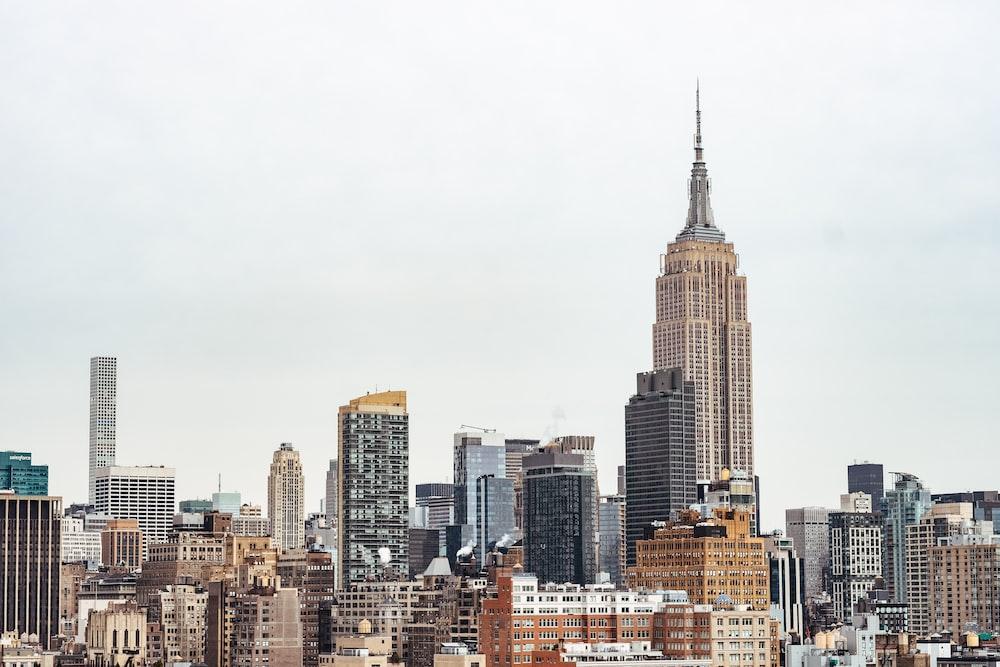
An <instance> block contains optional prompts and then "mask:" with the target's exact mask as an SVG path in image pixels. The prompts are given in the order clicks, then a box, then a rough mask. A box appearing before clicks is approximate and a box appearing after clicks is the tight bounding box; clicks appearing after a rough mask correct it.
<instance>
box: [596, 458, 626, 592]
mask: <svg viewBox="0 0 1000 667" xmlns="http://www.w3.org/2000/svg"><path fill="white" fill-rule="evenodd" d="M619 467H621V466H619ZM625 514H626V512H625V497H624V496H618V495H615V496H601V504H600V506H599V507H598V509H597V531H598V542H599V545H600V547H599V548H598V550H597V570H598V572H606V573H607V574H608V577H609V579H610V581H611V583H613V584H615V585H616V586H620V585H621V584H622V583H624V581H625V563H626V549H625V545H626V539H625Z"/></svg>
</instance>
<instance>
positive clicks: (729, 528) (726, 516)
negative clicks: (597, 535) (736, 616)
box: [627, 509, 771, 610]
mask: <svg viewBox="0 0 1000 667" xmlns="http://www.w3.org/2000/svg"><path fill="white" fill-rule="evenodd" d="M750 526H751V517H750V513H749V512H741V511H737V510H725V509H716V510H715V511H714V513H713V515H712V516H710V517H700V516H699V515H698V513H697V512H694V511H689V512H685V513H681V515H680V516H679V517H678V519H677V520H676V521H671V522H668V523H667V524H666V525H664V526H663V527H659V528H656V529H655V530H653V531H652V532H653V535H652V538H651V539H647V540H639V541H638V542H636V552H635V566H633V567H630V568H628V571H627V579H628V585H629V588H630V589H633V590H635V589H637V588H640V589H644V590H672V591H687V594H688V597H689V598H690V600H691V602H693V603H694V604H712V603H713V602H715V601H716V600H717V599H719V596H721V595H726V596H728V598H729V600H731V601H732V604H738V605H750V606H751V607H752V608H753V609H764V610H766V609H768V608H769V607H770V604H771V600H770V589H769V585H770V571H769V569H768V565H767V557H766V555H765V553H764V539H763V538H760V537H753V536H752V535H751V534H750Z"/></svg>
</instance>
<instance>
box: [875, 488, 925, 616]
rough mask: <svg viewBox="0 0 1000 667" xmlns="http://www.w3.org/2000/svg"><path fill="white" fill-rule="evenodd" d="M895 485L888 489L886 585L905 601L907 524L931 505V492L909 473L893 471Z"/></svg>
mask: <svg viewBox="0 0 1000 667" xmlns="http://www.w3.org/2000/svg"><path fill="white" fill-rule="evenodd" d="M893 475H894V476H895V482H894V484H893V488H891V489H890V490H888V491H886V493H885V566H884V572H885V587H886V588H887V589H888V590H889V595H890V596H891V598H892V600H894V601H896V602H906V527H907V526H912V525H914V524H916V523H917V522H919V521H920V518H921V517H922V516H923V515H924V514H925V513H926V512H927V511H928V510H929V509H930V508H931V504H932V502H931V492H930V489H928V488H926V487H925V486H924V483H923V482H922V481H920V478H919V477H917V476H916V475H911V474H910V473H905V472H897V473H893Z"/></svg>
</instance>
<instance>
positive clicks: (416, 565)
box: [407, 528, 443, 579]
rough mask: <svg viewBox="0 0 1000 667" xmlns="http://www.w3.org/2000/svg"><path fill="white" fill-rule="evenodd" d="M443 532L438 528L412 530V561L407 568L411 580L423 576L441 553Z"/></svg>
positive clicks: (410, 548) (410, 549)
mask: <svg viewBox="0 0 1000 667" xmlns="http://www.w3.org/2000/svg"><path fill="white" fill-rule="evenodd" d="M442 532H443V531H441V530H438V529H437V528H410V538H409V539H410V547H409V551H410V556H409V558H410V560H409V563H408V567H407V572H408V575H409V577H410V579H413V578H415V577H416V576H417V575H419V574H423V573H424V570H426V569H427V566H428V565H430V564H431V561H432V560H434V559H435V558H437V557H438V554H440V553H441V533H442Z"/></svg>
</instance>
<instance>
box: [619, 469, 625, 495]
mask: <svg viewBox="0 0 1000 667" xmlns="http://www.w3.org/2000/svg"><path fill="white" fill-rule="evenodd" d="M625 488H626V487H625V466H618V491H617V494H618V495H619V496H624V495H625Z"/></svg>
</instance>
